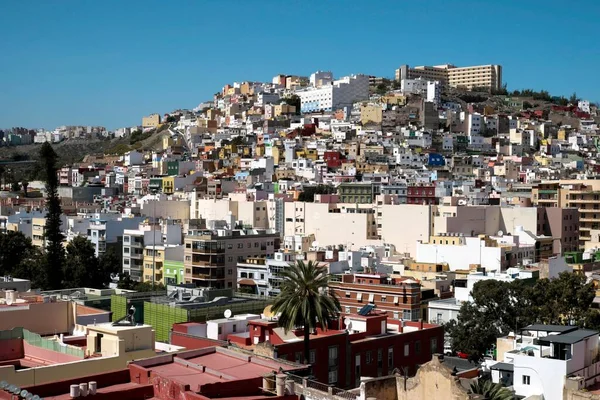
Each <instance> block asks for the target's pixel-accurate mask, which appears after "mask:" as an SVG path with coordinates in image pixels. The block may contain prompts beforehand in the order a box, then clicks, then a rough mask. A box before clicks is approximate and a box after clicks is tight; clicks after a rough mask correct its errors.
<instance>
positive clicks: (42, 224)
mask: <svg viewBox="0 0 600 400" xmlns="http://www.w3.org/2000/svg"><path fill="white" fill-rule="evenodd" d="M45 231H46V218H32V219H31V242H32V243H33V245H34V246H36V247H40V248H45V247H46V239H45V238H44V232H45Z"/></svg>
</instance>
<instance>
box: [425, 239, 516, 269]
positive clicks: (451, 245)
mask: <svg viewBox="0 0 600 400" xmlns="http://www.w3.org/2000/svg"><path fill="white" fill-rule="evenodd" d="M506 250H507V248H506V247H500V246H495V245H494V244H493V243H490V241H489V240H486V239H485V238H481V237H467V236H463V235H462V234H456V235H454V234H440V235H438V236H432V237H431V238H430V239H429V243H423V242H421V241H419V242H418V243H417V251H416V257H415V260H416V262H419V263H435V264H438V263H447V264H448V266H449V268H450V270H451V271H456V270H459V269H466V270H469V269H471V266H472V265H479V266H481V267H482V268H485V269H486V271H501V270H502V269H503V268H502V267H503V265H506V257H505V254H506Z"/></svg>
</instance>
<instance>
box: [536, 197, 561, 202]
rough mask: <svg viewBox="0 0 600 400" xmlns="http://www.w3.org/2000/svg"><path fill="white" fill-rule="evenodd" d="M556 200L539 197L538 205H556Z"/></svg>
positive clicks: (554, 198)
mask: <svg viewBox="0 0 600 400" xmlns="http://www.w3.org/2000/svg"><path fill="white" fill-rule="evenodd" d="M557 201H558V199H557V198H556V197H539V198H538V203H556V202H557Z"/></svg>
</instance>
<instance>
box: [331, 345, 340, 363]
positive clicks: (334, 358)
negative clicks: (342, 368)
mask: <svg viewBox="0 0 600 400" xmlns="http://www.w3.org/2000/svg"><path fill="white" fill-rule="evenodd" d="M337 363H338V347H337V346H329V366H330V367H334V366H337Z"/></svg>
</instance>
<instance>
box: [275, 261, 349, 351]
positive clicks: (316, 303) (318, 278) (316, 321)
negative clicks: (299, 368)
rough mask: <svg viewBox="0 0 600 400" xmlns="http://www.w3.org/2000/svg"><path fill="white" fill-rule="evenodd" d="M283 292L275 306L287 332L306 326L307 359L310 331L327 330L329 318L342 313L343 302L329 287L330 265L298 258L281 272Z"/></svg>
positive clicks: (305, 346) (305, 344)
mask: <svg viewBox="0 0 600 400" xmlns="http://www.w3.org/2000/svg"><path fill="white" fill-rule="evenodd" d="M281 277H282V278H283V283H282V284H281V292H280V293H279V295H278V296H277V297H276V298H275V301H274V303H273V306H272V308H271V309H272V311H273V312H274V313H280V316H279V325H281V326H282V327H283V328H284V329H285V331H286V332H287V331H290V330H292V329H294V328H296V327H300V326H303V327H304V360H305V362H308V360H310V333H311V331H313V330H315V329H316V328H317V326H318V325H320V326H321V328H322V329H323V330H326V329H327V322H328V321H329V319H331V318H333V317H335V316H337V315H338V314H339V312H340V302H339V300H338V298H337V297H336V295H335V294H334V293H333V292H332V291H330V290H329V288H328V283H329V274H328V273H327V268H323V267H320V266H319V265H318V264H317V263H313V262H312V261H309V262H308V263H305V262H304V261H297V262H296V263H295V264H293V265H290V267H289V268H286V269H285V270H284V271H283V272H282V273H281Z"/></svg>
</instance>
